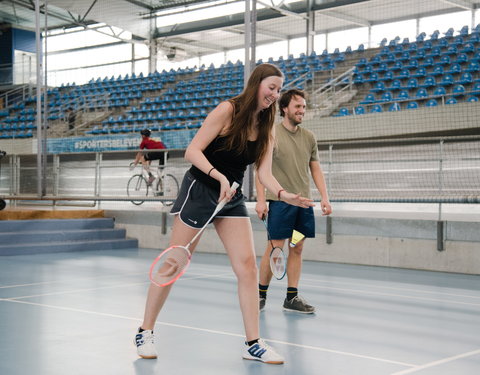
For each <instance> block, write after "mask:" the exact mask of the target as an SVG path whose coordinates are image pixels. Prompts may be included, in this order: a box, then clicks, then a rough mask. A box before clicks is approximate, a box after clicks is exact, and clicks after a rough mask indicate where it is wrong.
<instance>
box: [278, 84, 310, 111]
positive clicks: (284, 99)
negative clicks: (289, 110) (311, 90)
mask: <svg viewBox="0 0 480 375" xmlns="http://www.w3.org/2000/svg"><path fill="white" fill-rule="evenodd" d="M294 96H300V97H302V98H303V99H305V92H304V91H302V90H298V89H290V90H288V91H285V92H284V93H283V94H282V96H281V97H280V100H279V101H278V107H279V108H280V116H282V117H284V116H285V112H284V111H283V109H284V108H286V107H288V105H289V104H290V101H291V100H292V98H293V97H294Z"/></svg>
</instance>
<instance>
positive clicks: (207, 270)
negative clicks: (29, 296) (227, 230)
mask: <svg viewBox="0 0 480 375" xmlns="http://www.w3.org/2000/svg"><path fill="white" fill-rule="evenodd" d="M195 268H200V269H199V270H194V271H193V270H191V271H189V275H190V274H200V272H211V271H212V270H213V269H212V268H215V267H211V266H209V265H207V266H206V267H203V268H202V267H195ZM216 268H218V267H216ZM216 268H215V270H216ZM146 269H148V265H147V266H146ZM147 274H148V272H146V271H145V272H129V273H119V274H111V275H103V276H85V277H83V278H75V279H70V280H69V282H78V281H84V280H104V279H112V278H118V277H130V276H138V275H147ZM185 277H186V276H185ZM48 284H65V281H64V280H50V281H41V282H37V283H25V284H10V285H0V289H10V288H23V287H32V286H36V285H48Z"/></svg>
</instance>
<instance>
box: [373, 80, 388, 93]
mask: <svg viewBox="0 0 480 375" xmlns="http://www.w3.org/2000/svg"><path fill="white" fill-rule="evenodd" d="M385 90H386V88H385V83H384V82H383V81H378V82H377V83H375V85H374V86H373V88H372V89H371V90H370V91H371V92H382V91H385Z"/></svg>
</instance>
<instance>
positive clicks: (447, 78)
mask: <svg viewBox="0 0 480 375" xmlns="http://www.w3.org/2000/svg"><path fill="white" fill-rule="evenodd" d="M454 83H455V79H454V78H453V75H451V74H444V75H443V77H442V80H441V81H440V82H439V83H438V84H439V85H442V86H451V85H453V84H454Z"/></svg>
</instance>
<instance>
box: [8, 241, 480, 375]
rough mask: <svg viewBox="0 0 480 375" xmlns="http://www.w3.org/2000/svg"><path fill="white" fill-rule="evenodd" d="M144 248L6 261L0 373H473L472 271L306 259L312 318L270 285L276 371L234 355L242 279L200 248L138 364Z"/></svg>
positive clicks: (475, 285)
mask: <svg viewBox="0 0 480 375" xmlns="http://www.w3.org/2000/svg"><path fill="white" fill-rule="evenodd" d="M154 255H155V253H154V252H153V251H152V250H139V251H137V250H130V251H129V250H122V251H118V250H110V251H96V252H76V253H62V254H43V255H33V256H4V257H2V258H1V259H0V318H1V319H0V374H2V375H25V374H35V375H57V374H58V375H66V374H68V375H74V374H93V375H97V374H99V375H106V374H112V375H113V374H115V375H124V374H133V375H153V374H169V375H187V374H195V375H203V374H205V375H207V374H208V375H211V374H222V375H243V374H249V375H252V374H253V375H254V374H262V375H269V374H276V375H279V374H280V375H281V374H288V375H290V374H291V375H307V374H308V375H313V374H315V375H339V374H349V375H350V374H352V375H364V374H365V375H387V374H396V375H400V374H417V375H427V374H428V375H433V374H434V375H447V374H448V375H452V374H454V375H470V374H471V375H478V374H479V373H480V277H478V276H467V275H459V274H446V273H436V272H426V271H412V270H400V269H385V268H380V267H366V266H352V265H340V264H325V263H315V262H305V265H304V274H303V279H302V288H301V293H302V294H303V295H304V296H305V297H306V298H307V299H308V301H309V302H310V303H312V304H313V305H315V306H316V307H317V313H316V314H315V315H296V314H294V313H286V312H284V311H282V309H281V305H282V301H283V296H284V290H285V287H286V285H285V281H283V280H282V281H275V282H272V284H271V286H270V291H269V298H268V301H267V306H266V310H265V311H264V312H262V313H261V331H262V335H263V337H264V338H265V339H266V340H267V341H268V342H269V343H270V344H271V345H272V346H274V347H275V348H276V349H278V351H279V352H281V353H282V354H283V355H284V356H285V358H286V363H285V365H283V366H278V365H266V364H261V363H258V362H252V361H246V360H242V358H241V349H242V342H243V333H242V331H243V329H242V324H241V315H240V312H239V309H238V303H237V295H236V283H235V279H234V276H233V274H232V271H231V270H230V267H229V265H228V260H227V258H226V257H225V256H224V255H211V254H196V256H195V258H194V261H193V262H192V265H191V267H190V269H189V270H188V273H187V274H186V275H185V276H184V277H183V278H182V279H181V280H180V281H179V282H178V283H177V285H176V286H175V288H174V289H173V291H172V294H171V296H170V299H169V300H168V302H167V305H166V307H165V309H164V311H163V312H162V313H161V315H160V317H159V320H158V322H157V326H156V336H157V347H158V350H159V354H160V355H159V358H158V359H157V360H145V359H140V358H138V357H137V356H136V352H135V348H134V345H133V342H132V341H133V336H134V332H135V330H136V328H137V327H138V325H139V324H140V320H141V317H142V313H143V307H144V302H145V295H146V289H147V285H148V282H147V275H146V270H147V269H148V266H149V264H150V262H151V261H152V259H153V257H154Z"/></svg>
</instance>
